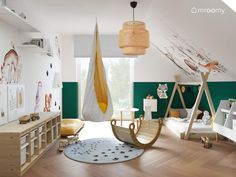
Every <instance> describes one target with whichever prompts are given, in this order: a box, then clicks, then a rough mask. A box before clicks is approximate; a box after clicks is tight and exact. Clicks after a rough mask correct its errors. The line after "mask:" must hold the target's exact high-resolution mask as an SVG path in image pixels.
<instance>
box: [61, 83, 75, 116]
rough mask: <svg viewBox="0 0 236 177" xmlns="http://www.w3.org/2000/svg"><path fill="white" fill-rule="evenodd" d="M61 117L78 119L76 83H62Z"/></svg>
mask: <svg viewBox="0 0 236 177" xmlns="http://www.w3.org/2000/svg"><path fill="white" fill-rule="evenodd" d="M62 84H63V88H62V117H63V118H78V117H79V99H78V98H79V92H78V91H79V84H78V82H63V83H62Z"/></svg>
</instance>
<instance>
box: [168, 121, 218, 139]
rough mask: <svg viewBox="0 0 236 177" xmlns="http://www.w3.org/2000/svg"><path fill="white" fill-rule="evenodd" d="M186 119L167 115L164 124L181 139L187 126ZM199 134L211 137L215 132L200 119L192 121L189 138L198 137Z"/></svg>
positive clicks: (214, 135)
mask: <svg viewBox="0 0 236 177" xmlns="http://www.w3.org/2000/svg"><path fill="white" fill-rule="evenodd" d="M186 120H187V119H181V118H175V117H168V118H165V119H164V124H165V126H166V127H167V128H168V129H170V130H171V131H172V132H173V133H175V134H176V135H177V136H178V137H179V138H181V139H183V138H184V135H185V131H186V129H187V128H188V124H189V122H188V121H186ZM201 136H208V137H211V138H215V137H216V133H215V132H213V130H212V128H211V126H210V125H205V124H203V123H202V121H201V120H199V121H194V123H193V126H192V129H191V133H190V138H192V139H196V138H200V137H201Z"/></svg>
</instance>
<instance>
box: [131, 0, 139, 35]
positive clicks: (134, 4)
mask: <svg viewBox="0 0 236 177" xmlns="http://www.w3.org/2000/svg"><path fill="white" fill-rule="evenodd" d="M137 4H138V3H137V1H131V2H130V6H131V7H132V8H133V25H132V28H133V29H132V30H133V34H135V32H134V23H135V22H134V21H135V19H134V15H135V14H134V9H135V7H136V6H137Z"/></svg>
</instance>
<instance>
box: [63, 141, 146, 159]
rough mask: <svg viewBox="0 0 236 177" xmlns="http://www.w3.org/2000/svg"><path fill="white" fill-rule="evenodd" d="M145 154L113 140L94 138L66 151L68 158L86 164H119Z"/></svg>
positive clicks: (67, 148) (72, 146)
mask: <svg viewBox="0 0 236 177" xmlns="http://www.w3.org/2000/svg"><path fill="white" fill-rule="evenodd" d="M143 152H144V149H138V148H136V147H135V146H133V145H130V144H127V143H122V142H120V141H118V140H116V139H113V138H94V139H87V140H82V141H79V142H78V143H77V144H71V145H69V146H67V147H66V148H65V150H64V154H65V156H67V157H68V158H70V159H72V160H75V161H79V162H85V163H117V162H124V161H128V160H131V159H134V158H136V157H138V156H140V155H142V153H143Z"/></svg>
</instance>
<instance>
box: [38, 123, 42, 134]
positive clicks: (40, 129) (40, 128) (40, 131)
mask: <svg viewBox="0 0 236 177" xmlns="http://www.w3.org/2000/svg"><path fill="white" fill-rule="evenodd" d="M42 132H43V125H42V126H41V127H39V134H40V133H42Z"/></svg>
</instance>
